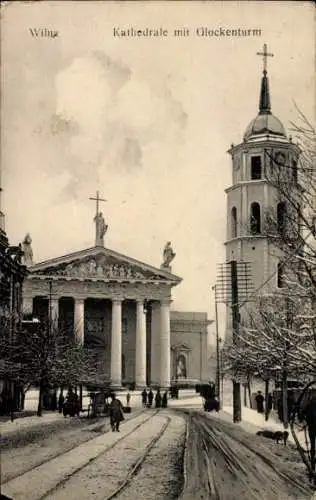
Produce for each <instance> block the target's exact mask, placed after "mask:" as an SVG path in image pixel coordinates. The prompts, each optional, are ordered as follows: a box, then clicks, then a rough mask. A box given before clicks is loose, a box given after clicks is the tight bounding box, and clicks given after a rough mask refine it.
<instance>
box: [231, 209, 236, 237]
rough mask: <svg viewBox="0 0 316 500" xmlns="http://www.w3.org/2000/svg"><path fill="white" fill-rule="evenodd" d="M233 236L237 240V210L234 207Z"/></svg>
mask: <svg viewBox="0 0 316 500" xmlns="http://www.w3.org/2000/svg"><path fill="white" fill-rule="evenodd" d="M231 236H232V238H237V208H236V207H233V208H232V211H231Z"/></svg>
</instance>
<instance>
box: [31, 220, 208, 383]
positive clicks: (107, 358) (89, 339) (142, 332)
mask: <svg viewBox="0 0 316 500" xmlns="http://www.w3.org/2000/svg"><path fill="white" fill-rule="evenodd" d="M102 219H103V216H102V214H101V213H99V212H98V213H97V216H96V217H95V219H94V222H95V223H96V241H95V246H94V247H92V248H88V249H85V250H81V251H78V252H74V253H71V254H68V255H65V256H61V257H57V258H54V259H50V260H46V261H44V262H41V263H38V264H34V263H33V262H32V261H31V260H29V261H28V262H26V263H27V265H28V271H29V275H28V277H27V279H26V280H25V282H24V286H23V312H24V315H25V317H36V318H38V319H40V320H41V321H42V322H44V323H45V321H47V319H48V317H49V319H50V321H51V322H53V323H54V324H55V325H58V328H59V329H61V330H62V331H67V332H70V335H73V336H74V338H75V337H76V339H77V342H79V343H81V344H83V345H85V346H87V347H90V348H93V349H95V350H96V352H97V353H98V359H99V365H100V366H101V368H102V374H103V375H104V376H105V378H106V379H108V380H110V381H111V384H112V386H116V387H121V386H122V385H126V384H133V385H135V386H136V387H138V388H142V387H145V386H148V385H153V386H160V387H168V386H169V385H170V383H171V381H172V380H177V381H178V382H182V383H183V384H185V383H186V382H187V383H190V382H191V383H194V382H198V381H200V380H201V379H202V380H205V379H207V326H208V324H209V323H210V322H209V321H208V320H207V315H206V314H204V313H179V312H175V311H171V304H172V288H173V287H174V286H177V285H179V284H180V283H181V281H182V279H181V278H180V277H178V276H176V275H174V274H173V273H172V272H171V267H170V263H171V261H172V259H173V258H174V256H175V254H174V252H173V250H172V248H171V243H170V242H168V243H167V245H166V247H165V250H164V255H163V264H162V265H161V267H160V268H157V267H153V266H151V265H148V264H145V263H144V262H140V261H138V260H135V259H133V258H131V257H128V256H125V255H123V254H120V253H118V252H115V251H113V250H110V249H108V248H105V247H104V240H103V238H104V234H105V232H106V229H107V226H106V225H105V223H104V220H102ZM28 253H29V251H28V248H27V247H25V248H24V254H25V255H26V256H27V255H28Z"/></svg>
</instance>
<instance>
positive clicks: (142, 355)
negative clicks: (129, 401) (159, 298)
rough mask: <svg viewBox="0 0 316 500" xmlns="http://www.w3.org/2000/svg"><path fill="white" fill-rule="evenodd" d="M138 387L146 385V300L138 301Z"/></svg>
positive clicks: (136, 371) (136, 379)
mask: <svg viewBox="0 0 316 500" xmlns="http://www.w3.org/2000/svg"><path fill="white" fill-rule="evenodd" d="M135 383H136V387H138V388H144V387H146V314H145V311H144V302H143V301H142V300H137V302H136V359H135Z"/></svg>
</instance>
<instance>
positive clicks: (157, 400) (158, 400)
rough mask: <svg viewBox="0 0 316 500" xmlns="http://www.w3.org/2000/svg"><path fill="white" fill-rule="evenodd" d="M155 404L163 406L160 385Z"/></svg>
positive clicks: (159, 406)
mask: <svg viewBox="0 0 316 500" xmlns="http://www.w3.org/2000/svg"><path fill="white" fill-rule="evenodd" d="M155 404H156V408H161V394H160V389H159V387H158V389H157V392H156V396H155Z"/></svg>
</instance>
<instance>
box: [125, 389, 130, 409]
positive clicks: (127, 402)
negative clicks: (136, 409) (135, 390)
mask: <svg viewBox="0 0 316 500" xmlns="http://www.w3.org/2000/svg"><path fill="white" fill-rule="evenodd" d="M130 400H131V393H130V392H129V391H128V393H127V394H126V406H129V403H130Z"/></svg>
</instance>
